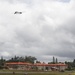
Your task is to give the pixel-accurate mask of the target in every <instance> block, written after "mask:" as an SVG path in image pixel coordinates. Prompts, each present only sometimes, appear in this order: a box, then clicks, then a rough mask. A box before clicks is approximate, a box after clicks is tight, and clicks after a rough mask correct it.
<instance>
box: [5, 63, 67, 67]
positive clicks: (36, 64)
mask: <svg viewBox="0 0 75 75" xmlns="http://www.w3.org/2000/svg"><path fill="white" fill-rule="evenodd" d="M6 65H31V66H67V65H66V64H62V63H58V64H45V63H35V64H31V63H28V62H8V63H6Z"/></svg>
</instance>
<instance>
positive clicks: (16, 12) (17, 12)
mask: <svg viewBox="0 0 75 75" xmlns="http://www.w3.org/2000/svg"><path fill="white" fill-rule="evenodd" d="M14 14H22V12H19V11H15V12H14Z"/></svg>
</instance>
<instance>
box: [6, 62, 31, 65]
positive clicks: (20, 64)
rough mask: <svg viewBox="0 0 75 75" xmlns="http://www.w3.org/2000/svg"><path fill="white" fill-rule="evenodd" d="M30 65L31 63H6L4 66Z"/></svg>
mask: <svg viewBox="0 0 75 75" xmlns="http://www.w3.org/2000/svg"><path fill="white" fill-rule="evenodd" d="M9 64H10V65H17V64H18V65H30V64H31V63H28V62H8V63H6V65H9Z"/></svg>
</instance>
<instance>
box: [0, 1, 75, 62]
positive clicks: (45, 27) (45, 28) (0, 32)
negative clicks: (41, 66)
mask: <svg viewBox="0 0 75 75" xmlns="http://www.w3.org/2000/svg"><path fill="white" fill-rule="evenodd" d="M15 11H21V12H23V13H22V14H14V12H15ZM14 55H17V56H19V55H20V56H26V55H27V56H35V57H36V58H37V59H38V60H39V61H44V62H49V61H52V57H53V56H55V57H56V58H58V60H59V61H66V60H67V61H71V60H73V59H74V58H75V0H0V57H1V56H3V57H4V58H10V57H13V56H14Z"/></svg>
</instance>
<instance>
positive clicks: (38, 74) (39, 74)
mask: <svg viewBox="0 0 75 75" xmlns="http://www.w3.org/2000/svg"><path fill="white" fill-rule="evenodd" d="M13 71H14V72H15V74H13ZM1 72H3V73H1ZM5 72H10V73H5ZM19 72H21V73H19ZM27 73H28V74H27V75H75V72H55V71H52V72H27ZM0 75H25V71H21V70H0Z"/></svg>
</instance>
